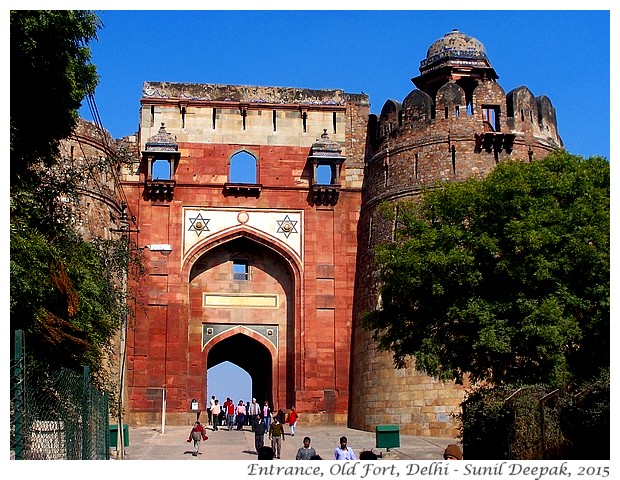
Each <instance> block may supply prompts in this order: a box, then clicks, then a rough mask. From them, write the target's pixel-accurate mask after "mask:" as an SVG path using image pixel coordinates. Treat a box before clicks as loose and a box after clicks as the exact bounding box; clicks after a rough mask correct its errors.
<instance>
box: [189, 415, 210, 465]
mask: <svg viewBox="0 0 620 480" xmlns="http://www.w3.org/2000/svg"><path fill="white" fill-rule="evenodd" d="M208 439H209V437H207V432H206V430H205V429H204V427H203V426H202V425H201V424H200V422H196V423H195V424H194V428H192V431H191V432H189V438H188V439H187V441H188V443H189V442H191V441H192V440H193V441H194V453H192V455H193V456H194V457H196V456H197V455H198V454H199V453H200V440H205V441H206V440H208Z"/></svg>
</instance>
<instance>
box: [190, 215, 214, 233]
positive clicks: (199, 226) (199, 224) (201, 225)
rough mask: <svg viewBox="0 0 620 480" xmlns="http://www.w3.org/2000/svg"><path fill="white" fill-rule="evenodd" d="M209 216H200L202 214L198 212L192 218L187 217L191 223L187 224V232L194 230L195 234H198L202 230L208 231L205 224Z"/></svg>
mask: <svg viewBox="0 0 620 480" xmlns="http://www.w3.org/2000/svg"><path fill="white" fill-rule="evenodd" d="M209 220H210V219H209V218H206V219H205V218H202V214H201V213H199V214H198V215H196V216H195V217H194V218H192V217H189V221H190V223H191V225H190V226H189V228H188V229H187V231H188V232H196V235H197V236H200V234H201V233H202V232H208V231H210V230H209V228H208V227H207V224H208V223H209Z"/></svg>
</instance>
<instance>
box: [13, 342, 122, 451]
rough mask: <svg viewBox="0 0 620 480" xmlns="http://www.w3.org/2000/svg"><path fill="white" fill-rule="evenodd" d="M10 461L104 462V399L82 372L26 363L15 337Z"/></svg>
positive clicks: (106, 437)
mask: <svg viewBox="0 0 620 480" xmlns="http://www.w3.org/2000/svg"><path fill="white" fill-rule="evenodd" d="M10 435H11V458H12V459H15V460H108V459H109V458H110V453H109V452H110V438H109V418H108V396H107V393H104V392H101V391H99V390H98V389H97V388H96V387H95V386H94V385H93V383H92V382H91V376H90V372H89V369H88V368H87V367H85V368H84V370H83V371H82V372H76V371H72V370H69V369H66V368H62V369H60V370H50V369H49V367H48V366H46V365H41V364H38V363H37V362H36V359H35V358H27V357H26V355H25V354H24V349H23V336H22V333H21V332H20V331H18V332H16V334H15V355H14V358H13V359H12V360H11V433H10Z"/></svg>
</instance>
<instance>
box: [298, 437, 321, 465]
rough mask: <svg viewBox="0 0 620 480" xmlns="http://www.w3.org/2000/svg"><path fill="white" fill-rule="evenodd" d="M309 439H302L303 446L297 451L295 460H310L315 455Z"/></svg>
mask: <svg viewBox="0 0 620 480" xmlns="http://www.w3.org/2000/svg"><path fill="white" fill-rule="evenodd" d="M310 442H311V440H310V437H304V446H303V447H301V448H300V449H299V450H297V455H295V460H310V459H312V457H313V456H315V455H316V450H315V449H314V448H312V447H311V446H310Z"/></svg>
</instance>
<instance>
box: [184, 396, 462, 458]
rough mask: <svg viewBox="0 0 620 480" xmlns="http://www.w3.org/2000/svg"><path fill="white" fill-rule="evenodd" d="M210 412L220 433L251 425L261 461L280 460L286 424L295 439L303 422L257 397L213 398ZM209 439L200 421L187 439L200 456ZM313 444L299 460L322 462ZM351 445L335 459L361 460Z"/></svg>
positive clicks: (306, 442) (454, 448)
mask: <svg viewBox="0 0 620 480" xmlns="http://www.w3.org/2000/svg"><path fill="white" fill-rule="evenodd" d="M207 413H208V419H209V420H208V421H209V425H212V426H213V431H217V430H218V425H220V426H221V425H226V426H227V428H228V431H230V430H232V429H233V427H234V425H236V429H237V430H243V426H244V425H249V426H250V428H251V430H252V431H253V432H254V446H255V448H256V453H257V455H258V459H259V460H272V459H273V458H280V455H281V451H282V442H284V441H285V440H286V438H285V431H284V424H285V423H286V424H288V425H289V428H290V435H291V436H295V429H296V427H297V420H298V419H299V415H298V413H297V410H296V409H295V407H294V406H293V407H291V409H290V411H289V412H288V414H285V413H284V412H283V411H282V410H278V413H277V414H275V415H273V413H272V410H271V408H270V407H269V402H268V401H265V402H264V404H263V405H262V406H261V405H259V404H258V403H257V402H256V398H253V399H252V403H250V402H247V404H246V405H244V404H243V400H239V403H238V404H237V405H235V403H234V402H233V400H232V399H231V398H226V401H225V402H224V404H223V405H221V406H220V405H219V400H217V399H216V398H215V395H214V396H212V397H211V400H210V404H209V407H208V408H207ZM224 422H225V423H224ZM265 434H267V435H268V437H269V440H270V442H271V446H270V447H268V446H266V445H265V444H264V443H265ZM207 439H208V437H207V435H206V430H205V428H204V427H203V426H202V425H201V423H200V422H199V421H196V423H195V425H194V427H193V428H192V430H191V432H190V434H189V438H188V440H187V441H188V442H191V441H193V442H194V453H193V455H194V456H195V455H198V454H199V453H200V441H201V440H207ZM310 442H311V439H310V437H304V439H303V447H301V448H299V450H297V454H296V455H295V459H296V460H322V458H321V457H320V456H319V455H317V453H316V451H315V449H314V448H312V447H311V446H310ZM347 443H348V440H347V437H345V436H342V437H340V445H339V446H338V447H336V449H335V450H334V459H335V460H357V457H356V456H355V452H354V451H353V449H352V448H351V447H349V446H348V445H347ZM377 458H378V457H377V454H376V453H374V452H373V451H372V450H364V451H363V452H361V453H360V458H359V459H360V460H376V459H377ZM443 458H444V460H462V459H463V452H462V451H461V448H460V447H459V446H458V445H456V444H450V445H448V446H447V448H446V450H445V451H444V454H443Z"/></svg>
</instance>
